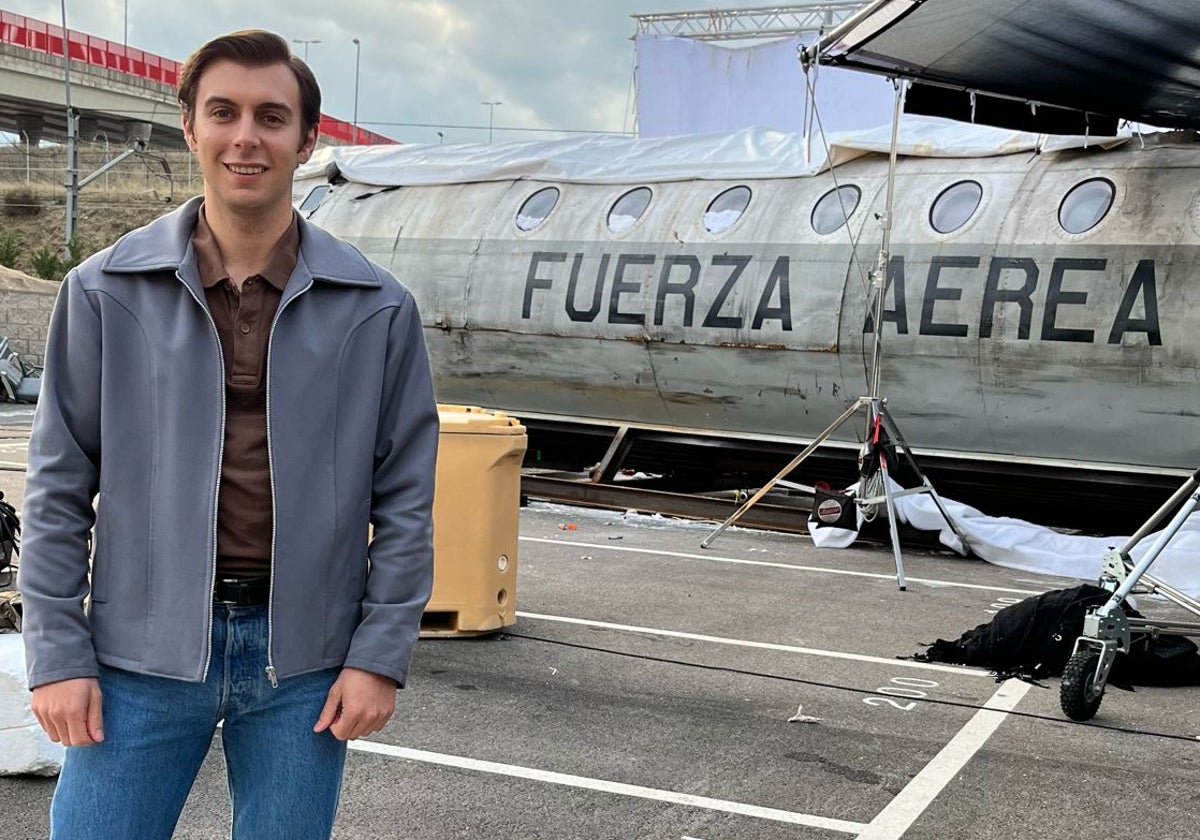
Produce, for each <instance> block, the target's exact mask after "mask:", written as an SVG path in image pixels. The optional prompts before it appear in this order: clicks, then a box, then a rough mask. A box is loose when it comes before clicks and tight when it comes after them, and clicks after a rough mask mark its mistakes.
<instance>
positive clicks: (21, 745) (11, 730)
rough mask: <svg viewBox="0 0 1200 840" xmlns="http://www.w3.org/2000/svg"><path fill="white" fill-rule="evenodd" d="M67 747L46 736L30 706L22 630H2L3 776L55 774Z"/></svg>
mask: <svg viewBox="0 0 1200 840" xmlns="http://www.w3.org/2000/svg"><path fill="white" fill-rule="evenodd" d="M65 753H66V750H65V749H64V748H63V746H62V745H61V744H56V743H54V742H53V741H51V740H50V739H49V738H48V737H46V733H45V732H43V731H42V727H41V726H39V725H38V722H37V718H35V717H34V716H33V712H32V711H31V710H30V708H29V683H28V682H26V680H25V646H24V644H23V642H22V639H21V634H20V633H0V776H11V775H16V774H20V773H32V774H35V775H38V776H53V775H55V774H57V773H58V771H59V769H60V768H61V767H62V760H63V756H64V754H65Z"/></svg>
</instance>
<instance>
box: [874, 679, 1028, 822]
mask: <svg viewBox="0 0 1200 840" xmlns="http://www.w3.org/2000/svg"><path fill="white" fill-rule="evenodd" d="M1029 688H1030V685H1029V683H1027V682H1021V681H1020V680H1008V681H1007V682H1005V683H1004V684H1003V685H1002V686H1000V688H999V689H998V690H997V691H996V693H995V694H993V695H992V697H991V699H990V700H988V701H987V702H986V703H984V704H983V708H982V709H980V710H979V711H978V712H976V713H975V717H973V718H971V719H970V720H969V721H967V725H966V726H964V727H963V728H962V729H960V730H959V732H958V734H957V735H955V736H954V737H953V738H952V739H950V743H948V744H946V746H944V747H942V751H941V752H939V753H938V754H937V755H935V756H934V757H933V760H932V761H930V762H929V763H928V764H926V765H925V767H924V768H923V769H922V770H921V772H919V773H917V775H916V776H914V777H913V778H912V781H910V782H909V783H908V784H907V785H905V786H904V790H902V791H900V793H899V794H898V795H897V796H896V798H895V799H893V800H892V801H891V802H890V803H888V805H887V807H886V808H884V809H883V810H882V811H880V812H879V815H878V816H876V817H875V819H873V820H871V823H870V825H868V826H867V828H866V830H864V831H863V833H862V834H860V835H858V840H899V838H900V837H903V836H904V833H905V832H906V831H908V829H909V828H910V827H911V826H912V824H913V823H914V822H916V820H917V817H919V816H921V814H922V813H923V812H924V811H925V809H926V808H928V807H929V805H930V803H932V802H933V800H934V799H936V798H937V795H938V794H939V793H941V792H942V790H943V789H944V788H945V787H946V785H948V784H950V781H951V780H952V779H953V778H954V777H955V776H957V775H958V772H959V771H960V770H962V769H963V767H965V766H966V765H967V762H968V761H970V760H971V758H972V757H973V756H974V755H975V753H977V752H979V750H980V748H981V747H983V745H984V744H985V743H986V742H987V740H988V738H990V737H991V736H992V733H994V732H995V731H996V729H997V728H998V727H999V726H1000V724H1001V723H1003V722H1004V719H1005V718H1006V717H1008V713H1009V712H1011V711H1012V710H1013V709H1015V708H1016V707H1017V704H1018V703H1020V702H1021V699H1022V698H1023V697H1024V696H1025V694H1026V693H1027V692H1028V691H1029Z"/></svg>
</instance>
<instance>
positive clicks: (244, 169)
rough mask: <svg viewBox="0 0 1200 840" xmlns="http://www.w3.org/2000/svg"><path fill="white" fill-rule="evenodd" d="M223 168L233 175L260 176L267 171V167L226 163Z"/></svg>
mask: <svg viewBox="0 0 1200 840" xmlns="http://www.w3.org/2000/svg"><path fill="white" fill-rule="evenodd" d="M225 168H226V169H228V170H229V171H230V172H232V173H234V174H235V175H261V174H262V173H264V172H266V171H267V167H265V166H260V165H257V164H240V163H227V164H225Z"/></svg>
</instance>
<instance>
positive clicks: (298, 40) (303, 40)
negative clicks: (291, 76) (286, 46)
mask: <svg viewBox="0 0 1200 840" xmlns="http://www.w3.org/2000/svg"><path fill="white" fill-rule="evenodd" d="M125 2H126V3H128V2H129V0H125ZM292 43H293V44H303V45H304V63H305V64H308V45H309V44H319V43H321V39H320V38H293V39H292Z"/></svg>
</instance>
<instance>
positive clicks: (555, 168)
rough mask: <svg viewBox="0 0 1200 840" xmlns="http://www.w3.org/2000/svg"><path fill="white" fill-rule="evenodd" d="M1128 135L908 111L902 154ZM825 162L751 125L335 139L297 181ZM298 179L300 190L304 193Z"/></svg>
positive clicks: (398, 180)
mask: <svg viewBox="0 0 1200 840" xmlns="http://www.w3.org/2000/svg"><path fill="white" fill-rule="evenodd" d="M891 131H892V130H891V125H890V124H888V125H883V126H879V127H877V128H870V129H863V130H861V131H848V132H843V133H841V134H839V135H837V136H836V137H832V136H831V137H829V138H828V140H829V142H830V156H829V158H830V160H831V161H832V163H833V165H835V166H836V165H839V164H842V163H845V162H847V161H850V160H853V159H854V158H857V157H861V156H862V155H865V154H870V153H886V152H887V151H888V150H889V148H890V146H891ZM1126 139H1128V138H1103V139H1098V138H1095V137H1093V138H1091V139H1090V141H1089V140H1088V139H1087V138H1084V137H1053V138H1047V137H1044V136H1041V135H1037V134H1029V133H1027V132H1020V131H1010V130H1008V129H1001V128H986V127H983V126H973V125H969V124H966V123H959V122H954V121H953V120H943V119H938V118H934V117H905V118H904V119H903V120H902V121H901V125H900V137H899V144H898V149H899V153H900V154H901V155H904V156H911V157H990V156H993V155H1007V154H1014V153H1018V152H1029V151H1033V150H1034V149H1037V148H1042V149H1043V150H1047V151H1049V150H1052V149H1063V148H1077V147H1081V146H1084V145H1088V144H1089V142H1090V144H1091V145H1094V146H1095V145H1111V144H1115V143H1122V142H1124V141H1125V140H1126ZM825 169H826V162H825V159H824V153H823V147H822V146H821V145H820V143H819V141H817V142H816V144H815V145H814V147H813V153H812V155H811V156H810V155H808V154H807V153H806V151H805V143H804V137H803V136H802V135H800V134H790V133H787V132H782V131H772V130H769V129H761V128H748V129H744V130H742V131H735V132H731V133H722V134H699V135H684V136H679V137H655V138H628V137H613V136H608V135H593V136H588V137H582V138H570V139H567V140H548V141H535V142H527V143H496V144H469V145H451V146H443V145H420V146H418V145H402V146H337V147H334V146H328V147H325V148H322V149H318V150H317V151H316V152H315V153H314V154H313V156H312V158H311V159H310V160H309V161H308V163H306V164H304V165H303V166H301V167H300V168H299V169H297V170H296V180H297V181H304V180H306V179H317V180H314V181H312V182H310V185H311V184H312V183H316V182H318V181H325V180H326V179H328V178H329V177H330V176H332V175H334V174H335V173H340V175H341V176H342V177H343V178H345V179H347V180H349V181H354V182H357V183H360V184H369V185H373V186H380V187H390V186H422V185H434V184H461V183H469V182H474V181H508V180H513V179H524V180H531V181H558V182H575V183H592V184H628V183H640V184H644V183H655V182H662V181H687V180H694V179H702V180H727V179H737V178H795V177H802V176H806V175H815V174H817V173H819V172H822V171H824V170H825ZM306 186H308V185H304V184H297V187H296V191H297V192H299V193H303V192H305V191H306Z"/></svg>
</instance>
